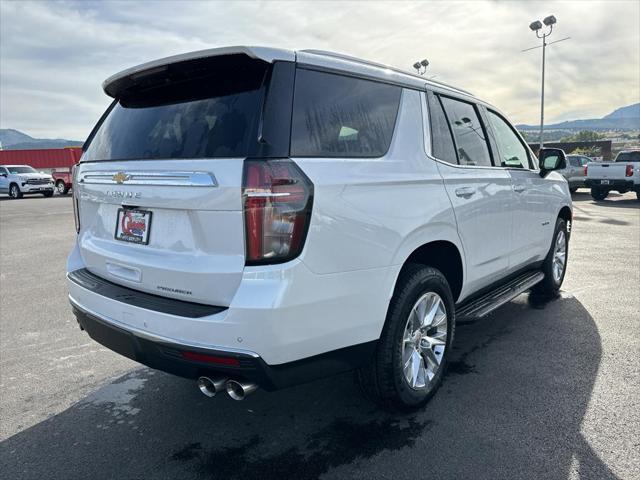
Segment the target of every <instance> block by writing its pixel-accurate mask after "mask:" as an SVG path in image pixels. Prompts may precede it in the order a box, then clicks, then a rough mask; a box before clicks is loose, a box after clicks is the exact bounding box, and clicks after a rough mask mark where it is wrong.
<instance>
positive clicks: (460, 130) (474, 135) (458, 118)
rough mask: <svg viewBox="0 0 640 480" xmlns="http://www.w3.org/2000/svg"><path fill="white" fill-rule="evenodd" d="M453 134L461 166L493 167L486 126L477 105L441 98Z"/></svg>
mask: <svg viewBox="0 0 640 480" xmlns="http://www.w3.org/2000/svg"><path fill="white" fill-rule="evenodd" d="M441 100H442V106H443V107H444V110H445V112H446V114H447V119H448V120H449V125H450V126H451V130H452V132H453V137H454V139H455V143H456V150H457V153H458V163H460V165H473V166H486V167H490V166H491V154H490V152H489V146H488V144H487V137H486V134H485V131H484V125H483V124H482V122H481V121H480V116H479V115H478V112H477V110H476V107H475V105H473V104H471V103H467V102H463V101H461V100H454V99H453V98H449V97H441Z"/></svg>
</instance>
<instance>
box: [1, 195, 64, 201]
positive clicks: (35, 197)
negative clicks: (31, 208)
mask: <svg viewBox="0 0 640 480" xmlns="http://www.w3.org/2000/svg"><path fill="white" fill-rule="evenodd" d="M70 197H71V193H68V194H67V195H60V194H57V193H54V194H53V196H52V197H45V196H44V195H42V194H39V193H33V194H30V195H25V196H24V197H22V198H11V197H10V196H9V195H5V194H0V202H21V201H23V200H55V199H59V198H70Z"/></svg>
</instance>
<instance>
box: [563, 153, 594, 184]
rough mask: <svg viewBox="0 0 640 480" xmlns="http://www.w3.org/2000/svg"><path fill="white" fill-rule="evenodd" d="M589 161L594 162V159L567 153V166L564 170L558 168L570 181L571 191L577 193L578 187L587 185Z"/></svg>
mask: <svg viewBox="0 0 640 480" xmlns="http://www.w3.org/2000/svg"><path fill="white" fill-rule="evenodd" d="M589 162H593V160H592V159H590V158H589V157H586V156H584V155H567V166H566V167H565V168H563V169H562V170H558V173H560V174H561V175H562V176H563V177H564V178H566V179H567V182H569V191H571V193H575V192H576V190H578V188H581V187H586V184H585V180H586V178H587V169H586V166H587V164H588V163H589Z"/></svg>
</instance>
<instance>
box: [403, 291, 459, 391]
mask: <svg viewBox="0 0 640 480" xmlns="http://www.w3.org/2000/svg"><path fill="white" fill-rule="evenodd" d="M447 323H448V321H447V309H446V307H445V305H444V302H443V300H442V298H440V296H439V295H438V294H437V293H435V292H427V293H425V294H424V295H422V296H421V297H420V298H419V299H418V301H417V302H416V303H415V304H414V306H413V308H412V309H411V313H409V318H408V319H407V323H406V325H405V329H404V335H403V339H402V368H403V373H404V379H405V380H406V382H407V384H408V385H409V387H411V388H412V389H414V390H422V389H425V388H426V387H427V386H428V385H429V384H430V383H431V381H432V380H433V378H434V377H435V376H436V374H437V373H438V371H439V370H440V366H441V365H442V360H443V358H444V351H445V348H446V344H447Z"/></svg>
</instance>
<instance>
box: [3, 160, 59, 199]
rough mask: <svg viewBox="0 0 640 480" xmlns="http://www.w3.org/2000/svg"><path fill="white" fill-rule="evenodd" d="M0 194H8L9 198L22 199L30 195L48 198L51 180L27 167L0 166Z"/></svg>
mask: <svg viewBox="0 0 640 480" xmlns="http://www.w3.org/2000/svg"><path fill="white" fill-rule="evenodd" d="M0 193H8V194H9V196H10V197H11V198H22V196H23V195H25V194H31V193H41V194H42V195H44V196H45V197H50V196H52V195H53V178H51V175H48V174H46V173H42V172H38V171H36V170H35V169H34V168H33V167H30V166H29V165H0Z"/></svg>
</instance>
